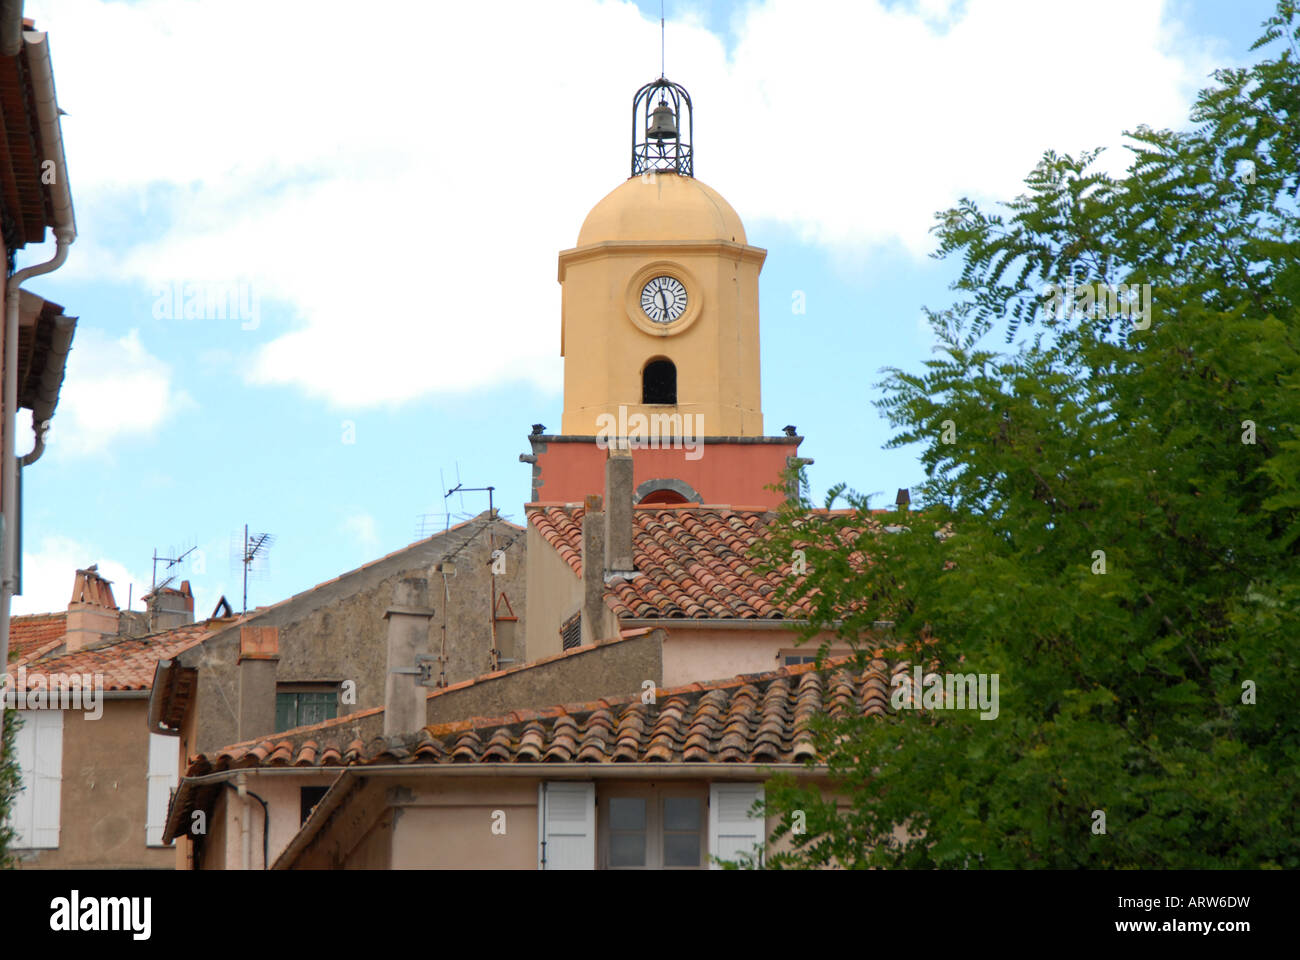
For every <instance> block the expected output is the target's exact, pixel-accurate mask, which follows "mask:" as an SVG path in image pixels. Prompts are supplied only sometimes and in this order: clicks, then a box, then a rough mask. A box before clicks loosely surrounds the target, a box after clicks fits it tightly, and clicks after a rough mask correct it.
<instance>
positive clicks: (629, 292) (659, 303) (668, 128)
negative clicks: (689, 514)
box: [526, 77, 800, 505]
mask: <svg viewBox="0 0 1300 960" xmlns="http://www.w3.org/2000/svg"><path fill="white" fill-rule="evenodd" d="M694 130H695V118H694V105H693V104H692V102H691V98H690V94H689V93H687V91H686V89H685V88H684V87H682V86H681V85H680V84H676V83H673V82H672V81H670V80H668V79H666V78H664V77H660V78H659V79H658V80H654V81H652V82H650V83H647V84H645V85H644V86H643V87H641V89H639V90H638V91H637V92H636V95H635V96H634V97H633V100H632V138H631V148H632V150H631V176H630V177H629V178H628V179H627V180H626V181H625V182H624V183H622V184H621V185H620V186H618V187H616V188H615V189H614V190H613V191H612V192H610V193H609V194H608V195H607V196H605V198H604V199H602V200H601V201H600V202H599V203H597V204H596V206H595V207H593V208H592V210H591V212H590V213H589V214H588V215H587V218H586V220H585V221H583V224H582V228H581V229H580V230H579V232H578V240H577V244H576V245H575V246H574V247H572V248H570V249H568V250H564V251H562V252H561V253H560V255H559V282H560V286H561V290H562V296H561V316H560V353H561V355H562V356H563V357H564V413H563V421H562V430H561V434H560V435H558V436H554V437H548V436H545V435H544V434H543V433H539V432H537V431H535V433H534V435H533V437H532V438H531V439H532V440H533V447H534V455H533V457H532V458H526V459H531V460H532V462H534V495H533V499H534V500H538V499H539V498H541V499H542V500H546V501H552V500H556V499H557V498H559V497H563V498H564V499H565V500H569V499H575V500H580V499H582V497H583V496H584V495H586V494H588V493H596V492H598V491H599V490H600V489H601V488H602V487H603V483H602V482H601V480H600V476H601V469H600V468H601V466H602V465H603V460H604V445H601V441H602V440H608V439H610V438H613V437H619V438H626V439H628V440H630V441H631V448H632V451H633V457H634V461H635V463H636V471H635V472H636V475H637V476H638V477H641V476H642V475H645V481H644V482H642V483H640V484H638V491H639V492H638V496H637V500H638V502H647V501H645V497H646V496H650V495H660V496H662V497H663V498H664V499H662V500H659V501H656V500H650V501H648V502H673V498H676V502H681V501H683V500H685V501H690V500H694V501H696V502H702V501H703V502H709V503H728V502H729V503H734V504H738V505H741V504H743V505H758V504H768V503H771V504H775V503H777V502H779V499H780V498H779V496H778V495H776V494H773V493H772V492H770V491H764V490H763V488H764V486H765V485H767V484H770V483H772V482H774V481H775V480H776V479H777V477H778V476H779V474H780V472H781V469H782V468H783V467H784V465H785V461H786V460H787V459H788V458H789V457H790V456H792V455H793V454H794V453H795V450H796V449H797V447H798V443H799V439H800V438H798V437H796V436H794V430H793V428H788V429H787V432H786V436H782V437H766V436H765V435H764V433H763V411H762V398H761V390H760V383H759V318H758V277H759V272H760V271H761V269H762V266H763V261H764V259H765V258H766V256H767V251H765V250H763V249H762V248H760V247H756V246H752V245H750V243H749V240H748V238H747V237H746V235H745V228H744V225H743V224H742V223H741V220H740V217H739V215H738V214H737V213H736V211H735V210H734V209H733V208H732V206H731V204H729V203H728V202H727V201H726V200H725V199H724V198H723V197H722V195H721V194H719V193H718V192H717V191H716V190H714V189H712V188H711V187H709V186H707V185H706V184H704V183H701V182H700V181H699V180H697V179H696V178H695V145H694ZM638 439H641V440H643V441H646V442H643V443H641V444H638V442H637V441H638ZM593 441H596V443H593ZM674 441H676V442H674ZM687 441H690V442H691V443H687ZM553 442H563V443H565V444H566V445H567V444H570V443H578V442H582V443H584V444H585V445H590V446H591V447H592V448H593V449H594V450H595V451H596V454H598V456H597V457H596V458H595V459H591V458H590V457H589V455H588V454H585V453H584V454H579V453H578V452H576V451H572V452H569V453H566V454H565V455H564V457H563V458H562V459H563V460H564V464H563V465H562V464H561V463H560V460H559V459H557V458H558V451H557V450H554V449H552V447H551V443H553ZM692 444H693V446H692ZM539 445H540V446H542V447H544V450H543V452H544V453H546V454H547V456H545V457H544V458H543V457H542V456H541V454H540V453H539V452H538V450H539ZM606 445H607V444H606ZM587 459H591V463H589V464H588V463H586V460H587ZM706 461H707V462H706ZM543 466H545V467H546V471H545V474H544V473H543V469H542V467H543ZM589 474H590V476H588V475H589ZM655 483H658V484H659V485H660V488H662V490H671V491H675V493H673V494H672V496H671V497H670V496H669V494H667V493H662V491H661V489H660V488H654V489H651V488H652V487H654V484H655ZM647 484H649V485H650V486H647ZM585 486H589V487H590V488H589V489H584V487H585Z"/></svg>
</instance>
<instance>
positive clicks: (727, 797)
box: [709, 783, 767, 870]
mask: <svg viewBox="0 0 1300 960" xmlns="http://www.w3.org/2000/svg"><path fill="white" fill-rule="evenodd" d="M762 799H763V785H762V784H761V783H715V784H712V785H711V786H710V787H709V854H710V856H711V857H719V858H721V859H723V860H735V859H737V857H739V856H740V855H741V854H745V853H753V852H754V844H764V845H765V844H766V842H767V836H766V834H767V826H766V824H765V822H764V821H763V818H762V817H751V816H750V815H749V810H750V808H751V807H752V806H753V805H754V802H755V801H761V800H762ZM709 869H711V870H720V869H721V867H719V866H718V865H717V864H716V863H714V862H713V861H712V859H710V861H709Z"/></svg>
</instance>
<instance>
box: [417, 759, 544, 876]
mask: <svg viewBox="0 0 1300 960" xmlns="http://www.w3.org/2000/svg"><path fill="white" fill-rule="evenodd" d="M412 792H413V793H414V791H412ZM392 850H393V853H392V866H393V869H395V870H534V869H536V868H537V781H536V780H531V779H526V778H522V777H511V778H502V779H499V780H491V779H489V780H484V779H480V778H478V777H475V778H473V779H472V780H471V779H470V778H468V777H466V778H448V779H446V780H433V781H426V782H425V783H423V784H420V789H419V792H418V793H415V794H414V796H413V797H412V798H411V799H410V800H408V801H406V802H403V803H401V804H400V805H399V806H397V808H396V810H395V816H394V818H393V847H392Z"/></svg>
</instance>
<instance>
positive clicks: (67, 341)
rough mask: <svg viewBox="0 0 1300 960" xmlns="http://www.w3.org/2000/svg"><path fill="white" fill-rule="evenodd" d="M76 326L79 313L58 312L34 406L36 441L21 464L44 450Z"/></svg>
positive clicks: (33, 459)
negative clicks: (74, 315) (72, 315)
mask: <svg viewBox="0 0 1300 960" xmlns="http://www.w3.org/2000/svg"><path fill="white" fill-rule="evenodd" d="M76 329H77V319H76V317H64V316H59V317H55V318H54V339H53V343H52V344H51V345H50V355H49V358H48V360H47V361H46V363H45V369H44V370H43V371H41V382H40V386H39V387H38V388H37V398H36V403H35V404H34V405H33V407H32V433H33V434H34V435H35V445H34V446H33V447H32V449H31V451H30V452H28V453H27V454H26V455H25V456H23V457H21V458H20V459H19V460H18V465H19V466H20V467H30V466H31V465H32V464H33V463H35V462H36V461H37V460H39V459H41V454H43V453H44V452H45V432H46V431H47V430H48V429H49V426H50V418H51V417H53V416H54V408H55V407H56V406H57V405H58V403H59V388H60V387H62V386H63V375H64V370H65V369H66V368H67V364H68V354H69V353H70V352H71V351H72V335H73V333H74V332H76Z"/></svg>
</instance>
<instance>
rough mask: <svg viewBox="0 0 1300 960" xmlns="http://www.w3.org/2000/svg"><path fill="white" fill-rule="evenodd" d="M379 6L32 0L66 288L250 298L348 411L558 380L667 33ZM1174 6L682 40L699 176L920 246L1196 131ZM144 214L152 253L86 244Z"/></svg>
mask: <svg viewBox="0 0 1300 960" xmlns="http://www.w3.org/2000/svg"><path fill="white" fill-rule="evenodd" d="M356 9H357V8H356V7H355V5H353V4H346V5H345V4H343V3H341V2H319V0H312V2H307V0H300V2H282V3H275V4H266V3H262V2H260V0H225V2H223V3H220V4H199V3H178V2H176V0H145V2H142V3H138V4H133V5H129V6H128V5H122V4H116V3H112V4H110V3H106V2H100V0H60V2H59V3H58V4H57V5H56V4H48V5H47V4H46V3H42V2H30V3H29V5H28V11H29V15H32V16H35V17H36V18H37V21H38V25H39V26H40V27H41V28H42V29H49V30H50V33H51V46H52V53H53V57H54V64H55V69H56V73H57V76H58V81H59V94H60V102H61V104H62V106H63V107H64V108H65V109H67V110H68V111H69V113H70V116H68V117H67V118H65V121H64V125H63V126H64V137H65V140H66V143H67V150H68V156H69V167H70V176H71V177H72V181H73V188H74V191H75V194H76V196H77V197H78V204H79V208H80V209H81V210H82V212H83V223H82V228H83V233H84V234H85V237H84V240H83V243H81V244H79V249H77V250H76V255H75V256H74V257H73V258H72V259H71V260H70V261H69V265H68V267H65V268H64V269H65V270H67V271H68V272H69V273H70V274H71V275H73V276H78V275H81V276H86V275H94V276H100V277H111V278H115V279H119V280H120V279H122V278H127V279H128V280H134V281H137V282H139V283H140V284H141V285H142V286H145V285H152V284H154V283H156V282H158V281H166V282H171V281H175V280H178V279H179V280H183V281H187V282H223V281H226V282H228V281H232V280H234V279H236V278H240V279H245V280H247V281H248V282H250V283H251V284H253V286H254V289H255V291H256V293H257V295H258V298H259V301H260V303H261V313H262V317H263V322H262V326H261V327H259V328H258V329H256V330H250V331H242V332H241V331H239V329H238V325H237V324H233V323H232V324H231V340H230V343H231V345H232V346H233V347H234V348H235V349H236V350H238V351H240V352H245V353H250V354H252V355H253V360H252V361H251V362H250V363H249V364H248V365H247V369H248V376H249V377H250V379H251V380H252V381H253V382H256V383H262V384H282V385H288V386H292V387H295V388H298V389H301V390H303V391H305V392H306V393H308V394H309V395H312V396H315V397H319V398H321V399H323V400H325V401H327V402H330V403H332V404H334V405H336V406H338V407H342V408H346V409H355V408H364V407H367V406H374V405H379V404H397V403H401V402H403V401H407V400H410V399H412V398H414V397H418V396H422V395H426V394H429V393H433V392H437V391H464V390H469V389H474V388H482V387H491V386H495V385H499V384H502V383H504V382H506V381H529V382H532V383H534V384H536V385H539V386H541V387H542V388H545V389H552V390H554V389H558V387H559V383H560V370H561V366H560V359H559V357H558V355H557V354H558V350H557V345H558V326H559V289H558V284H557V283H556V282H555V256H556V254H557V252H558V251H559V250H561V249H563V248H566V247H568V246H570V245H571V244H572V243H573V241H574V239H575V238H576V236H577V232H578V228H579V226H580V225H581V222H582V218H583V217H584V216H585V214H586V212H587V210H588V209H590V207H591V206H593V205H594V204H595V203H596V201H598V200H599V199H600V197H601V196H603V195H604V194H605V193H606V192H608V191H609V190H610V189H613V188H614V187H616V186H617V185H618V184H619V183H621V182H622V178H623V177H624V176H625V175H626V170H627V162H628V161H627V150H628V135H629V131H628V128H627V122H628V117H629V108H630V98H631V95H632V93H633V91H634V90H635V89H636V88H637V87H638V86H639V85H640V84H641V83H643V82H644V81H645V80H646V79H648V78H650V77H653V76H656V75H657V73H658V67H659V36H658V24H657V23H656V22H654V21H652V20H650V19H646V18H643V17H642V16H641V15H640V13H639V12H638V11H637V10H636V8H635V7H634V6H633V5H632V4H630V3H626V2H623V3H617V2H596V0H567V2H555V3H546V4H539V3H532V2H523V0H517V2H505V3H496V4H457V5H451V4H407V3H403V4H399V3H379V2H376V3H371V4H368V5H367V6H366V7H365V10H364V19H359V18H358V16H357V14H356ZM1171 18H1172V15H1171V14H1170V12H1169V4H1167V3H1165V2H1162V0H1088V2H1080V3H1054V4H1044V3H1041V2H1039V0H986V2H980V0H970V2H968V3H956V4H954V3H950V2H949V0H921V2H919V3H918V4H917V5H915V6H900V5H897V4H895V5H890V6H888V7H886V6H885V5H884V4H882V3H881V2H879V0H876V2H864V0H847V2H843V3H829V2H826V3H811V2H807V0H770V2H767V3H763V4H754V5H752V6H746V7H743V8H740V9H738V10H737V12H736V14H735V15H734V17H733V19H732V23H733V27H734V29H735V31H736V34H737V43H736V45H735V47H734V49H733V50H732V51H731V52H730V55H728V52H727V50H725V49H724V46H723V43H722V41H721V40H720V38H719V37H717V36H716V35H714V34H712V33H710V32H708V31H707V30H706V29H705V28H704V27H703V26H702V25H701V21H700V19H699V18H698V17H697V16H694V15H689V16H687V17H685V18H683V19H681V20H678V21H677V22H675V23H671V24H670V25H669V37H670V44H669V50H668V66H669V68H670V69H669V74H670V76H671V77H672V78H673V79H676V80H678V81H680V82H682V83H684V84H685V85H686V86H687V87H688V88H689V89H690V91H691V93H692V96H693V98H694V100H695V103H696V106H697V111H698V113H697V116H696V124H695V132H696V141H697V146H698V167H697V172H698V173H699V174H700V177H701V179H703V180H704V181H706V182H708V183H710V184H711V185H712V186H714V187H716V188H717V189H719V190H720V191H721V192H722V193H723V194H724V195H725V196H727V197H728V199H729V200H731V202H732V203H733V204H734V205H735V206H736V208H737V209H738V210H739V211H740V213H741V215H742V217H743V218H744V219H745V220H746V222H747V225H748V226H749V228H750V234H751V241H753V242H755V243H759V244H761V243H762V242H763V241H762V230H761V225H760V221H763V220H767V221H774V222H777V223H782V224H786V225H790V226H792V227H794V228H795V229H797V230H798V231H800V233H801V234H802V235H803V236H804V237H805V238H806V239H807V240H808V241H809V242H812V243H815V244H817V245H819V246H820V247H821V248H823V249H824V250H825V251H826V252H827V253H828V254H829V255H831V256H834V257H836V258H840V259H848V260H849V261H853V260H855V259H860V258H862V257H864V256H867V255H869V254H870V252H871V251H873V250H875V249H878V248H880V247H882V246H885V247H902V248H903V249H905V250H906V251H908V252H909V253H911V254H912V255H915V256H922V255H923V254H925V253H926V252H928V250H929V249H930V245H931V241H930V236H929V233H928V230H929V227H930V226H931V224H932V223H933V220H932V216H933V213H934V212H935V211H936V210H938V209H940V208H943V207H946V206H948V205H950V204H951V203H952V202H954V201H955V200H956V199H957V198H958V197H959V196H961V195H962V194H968V195H972V196H976V197H980V198H990V197H998V198H1002V197H1008V196H1010V195H1012V194H1014V193H1016V192H1018V191H1019V190H1020V188H1021V181H1022V178H1023V176H1024V174H1025V173H1026V172H1027V171H1028V169H1029V168H1030V167H1031V166H1032V165H1033V163H1034V162H1035V161H1036V160H1037V158H1038V156H1039V154H1040V153H1041V152H1042V150H1043V149H1045V148H1047V147H1054V148H1057V149H1060V150H1065V151H1077V150H1080V149H1082V148H1086V147H1092V146H1097V145H1108V144H1109V145H1116V144H1118V143H1119V142H1120V139H1119V133H1120V131H1121V130H1122V129H1124V128H1126V127H1133V126H1135V125H1136V124H1138V123H1139V122H1147V123H1151V124H1153V125H1156V126H1165V125H1170V126H1172V125H1179V124H1182V123H1184V122H1185V117H1186V111H1187V107H1188V105H1189V103H1190V101H1191V98H1192V96H1193V94H1194V92H1195V90H1196V89H1197V87H1198V86H1199V85H1200V84H1201V83H1202V82H1203V78H1204V76H1205V75H1206V73H1207V72H1208V70H1209V67H1210V64H1209V63H1208V62H1207V61H1206V59H1205V57H1204V56H1203V55H1202V53H1201V51H1199V50H1197V49H1195V48H1194V47H1193V46H1192V45H1191V44H1190V43H1188V42H1186V40H1185V38H1183V40H1182V41H1180V45H1181V48H1182V50H1183V53H1182V54H1181V55H1175V54H1173V53H1171V52H1170V51H1171V43H1170V41H1171V38H1174V37H1177V36H1178V25H1177V24H1176V23H1174V22H1172V19H1171ZM124 51H125V52H124ZM1112 162H1113V163H1115V164H1118V162H1119V157H1118V155H1117V157H1116V159H1115V160H1114V161H1112ZM123 198H130V200H131V202H133V203H135V204H136V205H137V206H136V208H135V209H134V210H133V214H135V216H134V219H133V220H132V221H131V222H132V224H133V226H134V228H135V229H134V231H133V232H132V234H131V236H130V237H123V236H122V235H121V233H120V231H115V230H113V229H107V228H106V229H103V230H100V231H98V232H96V231H95V230H93V229H88V227H93V224H88V223H87V222H86V220H87V219H88V218H90V219H93V218H96V217H101V216H102V217H105V218H107V217H108V216H109V213H108V210H109V208H110V207H111V206H112V202H113V201H115V202H117V203H118V204H119V205H120V204H121V203H123V202H125V201H124V200H123ZM119 218H120V214H119ZM106 222H107V221H106ZM112 222H116V221H112ZM141 224H144V225H146V226H147V225H150V224H154V225H157V229H155V230H154V231H153V232H152V233H150V232H149V231H148V230H147V229H141ZM756 228H759V229H756ZM136 238H143V239H136ZM286 320H287V321H288V322H289V324H290V329H288V330H286V329H285V326H284V323H285V321H286ZM241 337H242V338H244V339H242V340H241V339H240V338H241Z"/></svg>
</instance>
